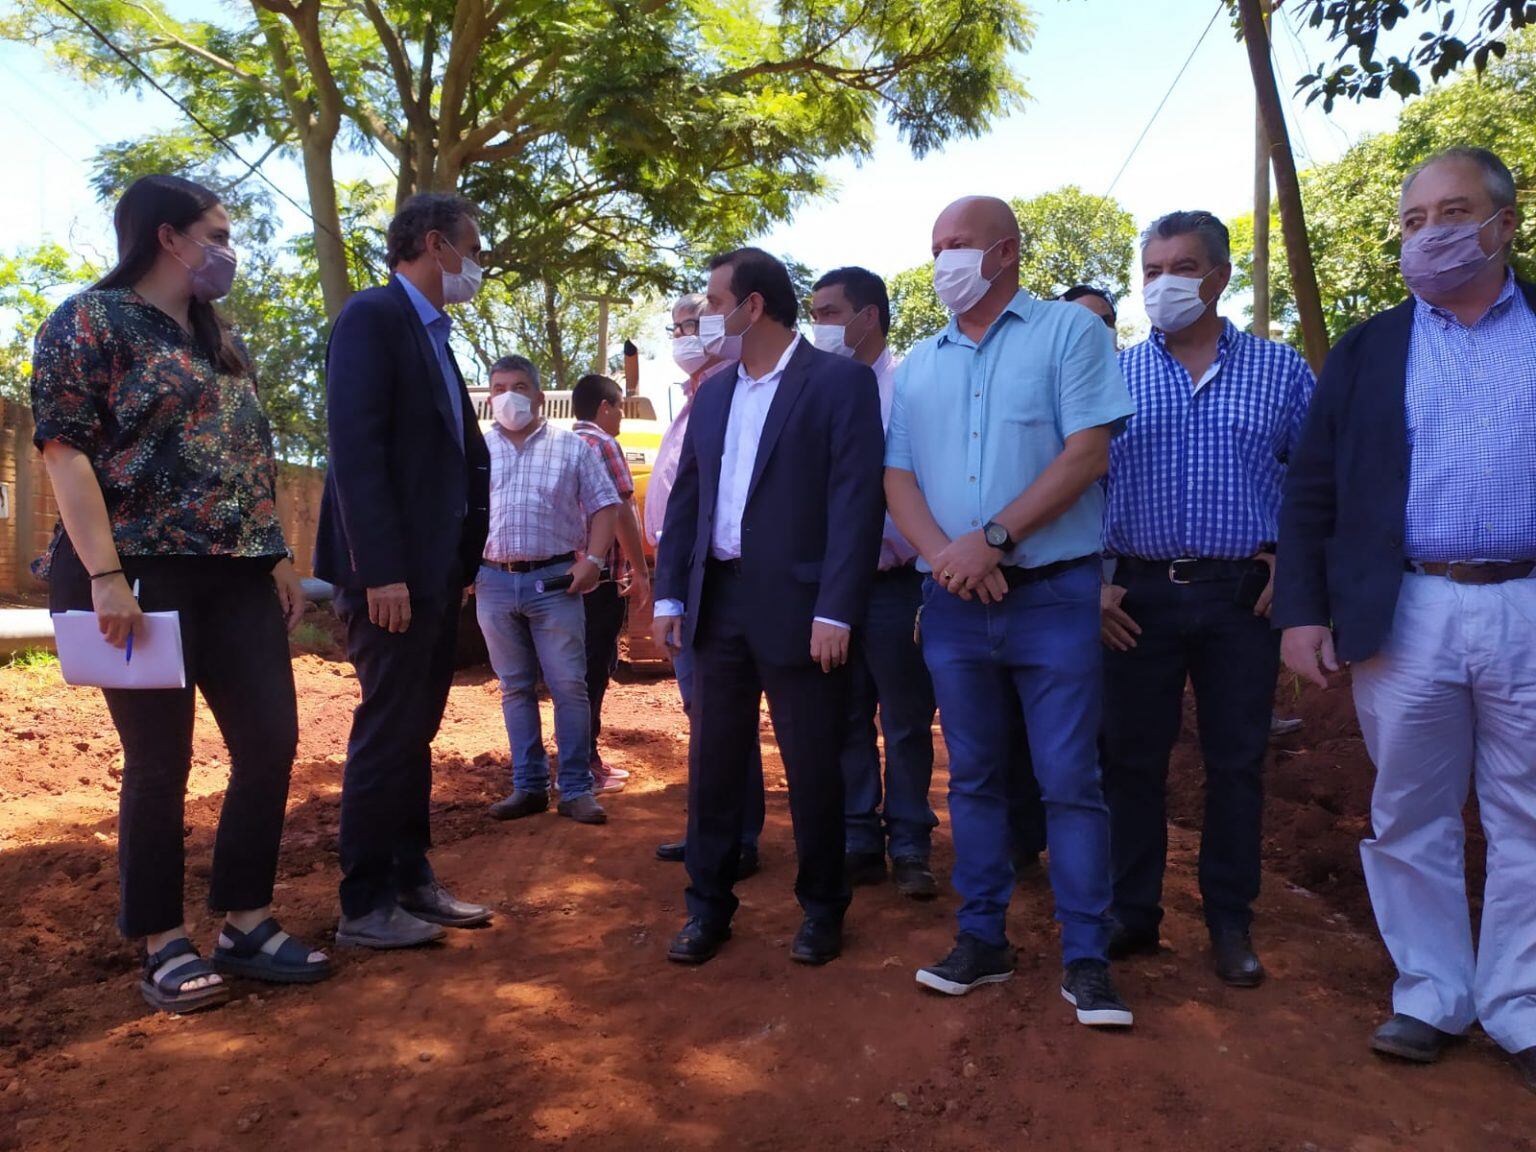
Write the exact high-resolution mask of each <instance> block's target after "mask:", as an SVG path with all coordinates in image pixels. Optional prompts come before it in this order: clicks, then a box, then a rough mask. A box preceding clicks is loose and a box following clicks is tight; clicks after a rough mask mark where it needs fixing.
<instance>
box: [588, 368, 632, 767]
mask: <svg viewBox="0 0 1536 1152" xmlns="http://www.w3.org/2000/svg"><path fill="white" fill-rule="evenodd" d="M571 414H572V415H574V416H575V417H576V426H575V428H574V429H573V431H574V432H575V433H576V435H578V436H580V437H581V438H582V439H583V440H585V441H586V442H587V445H588V446H589V447H590V448H591V449H592V450H593V451H594V452H596V453H597V455H598V458H599V459H600V460H602V462H603V467H604V468H606V469H607V471H608V478H609V479H610V480H612V481H613V487H614V489H615V490H616V491H617V492H618V494H619V504H618V505H617V512H618V515H617V517H616V525H615V527H616V533H615V535H616V536H617V539H616V540H615V541H614V544H613V547H612V548H610V549H609V551H608V557H607V561H608V562H607V564H606V565H605V566H604V569H603V574H602V578H601V579H600V580H599V581H598V584H597V587H596V588H594V589H592V591H590V592H588V593H587V594H586V595H585V596H583V597H582V602H583V606H584V607H585V609H586V614H587V704H588V706H589V709H590V712H591V716H592V738H591V741H590V743H591V748H592V757H591V760H592V786H593V788H594V789H595V790H596V791H597V792H598V793H599V794H601V793H603V792H619V791H622V790H623V788H624V782H625V781H626V780H627V779H629V773H628V772H627V771H625V770H624V769H622V768H610V767H608V765H606V764H604V763H603V758H602V756H600V755H599V754H598V751H597V738H598V736H599V735H600V734H601V733H602V730H603V698H604V697H605V696H607V694H608V681H609V680H610V679H611V678H612V676H613V670H614V668H615V666H616V665H617V664H618V662H619V636H620V635H621V634H622V633H623V631H624V621H625V619H626V618H627V617H628V610H627V604H628V603H631V602H632V603H634V604H636V605H637V606H641V607H643V606H644V605H645V602H646V601H647V600H649V599H650V596H651V578H650V572H649V571H648V570H647V568H646V566H645V549H644V546H643V545H642V544H641V542H640V520H639V518H638V517H637V516H636V515H635V482H634V479H633V478H632V477H631V476H630V474H629V462H628V461H626V460H625V459H624V449H623V448H621V447H620V446H619V441H618V435H619V428H620V427H621V426H622V425H623V422H624V391H623V389H621V388H620V387H619V386H618V384H616V383H615V382H614V381H613V380H611V379H609V378H608V377H607V376H601V375H598V374H597V373H595V372H594V373H591V374H589V375H586V376H583V377H582V378H581V379H580V380H578V381H576V387H575V388H574V389H573V390H572V392H571Z"/></svg>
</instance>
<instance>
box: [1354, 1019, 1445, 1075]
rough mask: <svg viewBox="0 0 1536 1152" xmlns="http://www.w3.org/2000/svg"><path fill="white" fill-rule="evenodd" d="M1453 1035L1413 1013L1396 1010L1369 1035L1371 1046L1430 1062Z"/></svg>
mask: <svg viewBox="0 0 1536 1152" xmlns="http://www.w3.org/2000/svg"><path fill="white" fill-rule="evenodd" d="M1455 1038H1456V1037H1454V1036H1452V1035H1451V1034H1450V1033H1449V1032H1442V1031H1440V1029H1438V1028H1436V1027H1435V1026H1434V1025H1433V1024H1426V1023H1424V1021H1422V1020H1418V1019H1415V1018H1414V1017H1412V1016H1404V1015H1403V1014H1402V1013H1401V1012H1399V1013H1397V1014H1396V1015H1395V1016H1393V1017H1392V1019H1390V1020H1388V1021H1387V1022H1386V1023H1385V1024H1383V1025H1382V1026H1381V1027H1380V1028H1378V1029H1376V1032H1375V1034H1374V1035H1372V1036H1371V1050H1372V1051H1374V1052H1380V1053H1381V1054H1382V1055H1384V1056H1396V1057H1397V1058H1398V1059H1399V1060H1411V1061H1413V1062H1414V1063H1415V1064H1433V1063H1434V1062H1435V1061H1436V1060H1438V1059H1440V1053H1441V1051H1443V1050H1444V1048H1445V1046H1446V1045H1447V1044H1449V1043H1450V1042H1451V1041H1452V1040H1454V1039H1455Z"/></svg>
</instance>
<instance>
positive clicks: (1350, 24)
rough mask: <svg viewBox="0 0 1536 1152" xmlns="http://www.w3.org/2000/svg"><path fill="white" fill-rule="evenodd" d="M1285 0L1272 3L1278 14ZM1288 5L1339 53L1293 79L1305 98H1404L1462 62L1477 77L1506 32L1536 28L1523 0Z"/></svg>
mask: <svg viewBox="0 0 1536 1152" xmlns="http://www.w3.org/2000/svg"><path fill="white" fill-rule="evenodd" d="M1284 3H1285V0H1276V2H1275V8H1277V9H1279V8H1280V7H1281V6H1282V4H1284ZM1289 7H1290V8H1292V9H1295V10H1297V11H1298V12H1299V14H1300V16H1301V18H1302V19H1303V20H1305V21H1306V23H1307V24H1309V25H1310V26H1311V27H1313V28H1322V29H1324V30H1325V31H1326V32H1327V36H1328V40H1329V42H1330V43H1333V44H1336V45H1337V46H1338V50H1337V52H1336V54H1335V55H1334V58H1333V60H1332V62H1331V63H1326V62H1325V63H1321V64H1319V65H1318V66H1317V67H1316V69H1315V70H1314V71H1313V72H1311V73H1310V74H1309V75H1306V76H1303V77H1302V78H1301V80H1300V81H1299V82H1298V84H1297V87H1298V89H1299V90H1301V91H1304V92H1306V93H1307V100H1308V102H1309V103H1310V102H1311V101H1313V100H1318V99H1320V100H1322V101H1323V107H1324V108H1327V109H1332V108H1333V104H1334V101H1335V100H1337V99H1339V98H1340V97H1343V98H1345V99H1348V100H1361V99H1374V98H1376V97H1379V96H1382V95H1385V94H1386V93H1388V92H1395V93H1396V94H1397V95H1399V96H1401V97H1403V98H1404V99H1407V98H1408V97H1409V96H1414V95H1417V94H1419V93H1420V92H1422V91H1423V89H1424V78H1425V76H1428V78H1429V80H1430V81H1431V82H1432V83H1434V82H1438V81H1440V80H1443V79H1445V78H1446V77H1447V76H1450V75H1451V74H1452V73H1453V72H1455V71H1457V70H1458V69H1459V68H1461V67H1462V66H1464V65H1465V64H1467V63H1471V64H1472V66H1473V67H1474V68H1475V69H1476V70H1477V71H1478V72H1479V73H1481V72H1482V71H1484V70H1485V69H1486V68H1487V67H1488V65H1489V64H1490V63H1491V62H1492V61H1494V60H1499V59H1502V58H1503V57H1504V54H1505V52H1506V51H1507V50H1508V47H1509V41H1508V37H1507V33H1510V32H1517V31H1518V30H1519V29H1521V28H1524V27H1526V26H1527V25H1532V24H1536V4H1533V3H1531V2H1530V0H1293V2H1292V3H1290V4H1289ZM1394 33H1401V34H1403V35H1404V36H1413V37H1414V39H1413V41H1412V44H1413V47H1411V48H1408V47H1405V48H1404V49H1403V50H1402V51H1400V52H1393V53H1390V54H1389V55H1388V56H1387V58H1386V59H1385V60H1383V59H1382V58H1381V55H1382V41H1383V40H1388V41H1390V40H1391V39H1392V36H1393V34H1394Z"/></svg>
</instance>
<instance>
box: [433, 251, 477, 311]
mask: <svg viewBox="0 0 1536 1152" xmlns="http://www.w3.org/2000/svg"><path fill="white" fill-rule="evenodd" d="M443 243H445V244H447V243H448V242H447V241H446V240H444V241H443ZM448 250H449V251H450V252H452V253H453V254H454V255H455V256H459V250H458V249H457V248H455V247H454V246H453V245H452V244H448ZM459 260H460V262H461V265H462V266H461V267H460V269H459V270H458V271H457V272H450V271H448V269H446V268H443V263H442V261H441V260H439V261H438V263H437V266H438V267H439V268H442V272H443V302H444V303H445V304H468V303H469V302H470V301H471V300H473V299H474V298H475V293H476V292H478V291H480V280H481V278H482V277H483V276H484V275H485V274H484V272H482V271H481V269H480V265H478V264H476V263H475V262H474V261H473V260H471V259H470V258H469V257H468V256H459Z"/></svg>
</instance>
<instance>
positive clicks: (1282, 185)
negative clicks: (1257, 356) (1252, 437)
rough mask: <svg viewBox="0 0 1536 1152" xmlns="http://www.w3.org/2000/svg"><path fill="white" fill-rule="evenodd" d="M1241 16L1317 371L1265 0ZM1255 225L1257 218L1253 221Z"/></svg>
mask: <svg viewBox="0 0 1536 1152" xmlns="http://www.w3.org/2000/svg"><path fill="white" fill-rule="evenodd" d="M1237 9H1238V15H1239V17H1240V18H1241V20H1242V28H1243V43H1244V44H1245V46H1246V47H1247V49H1248V67H1249V69H1250V70H1251V71H1252V73H1253V89H1254V95H1255V96H1256V97H1257V99H1258V105H1259V116H1260V119H1261V120H1262V122H1263V125H1264V133H1265V135H1266V136H1268V137H1269V154H1270V160H1271V162H1272V163H1273V165H1274V169H1275V195H1276V198H1277V199H1278V200H1279V203H1280V227H1281V230H1282V231H1283V232H1284V233H1285V255H1286V260H1287V262H1288V263H1289V264H1290V269H1291V290H1292V292H1293V293H1294V294H1295V297H1296V311H1297V314H1298V315H1299V316H1300V318H1301V337H1302V342H1303V343H1304V344H1305V345H1306V353H1307V361H1308V362H1309V363H1310V364H1311V365H1312V371H1314V372H1321V371H1322V369H1323V360H1324V359H1325V358H1326V357H1327V355H1328V325H1327V323H1326V322H1325V321H1324V319H1323V304H1322V298H1321V296H1320V295H1319V293H1318V289H1317V271H1316V269H1315V268H1314V267H1313V264H1312V249H1311V246H1310V245H1309V244H1308V243H1307V219H1306V213H1305V212H1304V211H1303V209H1302V203H1301V182H1300V180H1299V179H1298V178H1297V176H1296V158H1295V156H1293V155H1292V154H1291V137H1290V133H1289V132H1288V131H1287V130H1286V126H1285V108H1284V106H1283V105H1282V104H1281V103H1280V90H1279V89H1278V88H1277V87H1276V86H1275V72H1274V68H1273V66H1272V64H1271V62H1270V56H1269V32H1268V31H1267V30H1266V29H1265V27H1264V8H1263V0H1237ZM1254 223H1255V226H1257V224H1258V221H1257V220H1255V221H1254Z"/></svg>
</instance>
